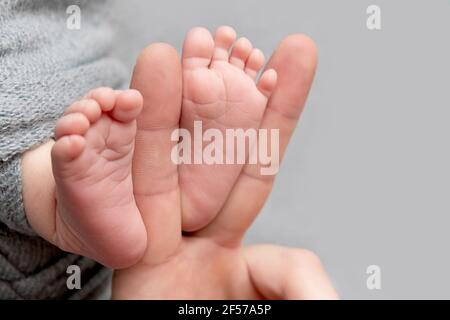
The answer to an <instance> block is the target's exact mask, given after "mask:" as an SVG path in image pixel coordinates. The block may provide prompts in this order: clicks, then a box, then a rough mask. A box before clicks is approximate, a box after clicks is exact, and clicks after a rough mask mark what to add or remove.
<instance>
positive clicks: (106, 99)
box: [87, 87, 116, 112]
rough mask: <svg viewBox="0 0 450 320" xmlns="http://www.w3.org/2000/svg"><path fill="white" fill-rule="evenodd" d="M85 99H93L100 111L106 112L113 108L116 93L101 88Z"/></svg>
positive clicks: (109, 89) (90, 93)
mask: <svg viewBox="0 0 450 320" xmlns="http://www.w3.org/2000/svg"><path fill="white" fill-rule="evenodd" d="M87 98H90V99H94V100H95V101H97V102H98V104H99V105H100V107H101V109H102V111H104V112H108V111H110V110H112V108H114V105H115V102H116V93H115V91H114V90H113V89H111V88H107V87H102V88H97V89H94V90H92V91H91V92H89V94H88V95H87Z"/></svg>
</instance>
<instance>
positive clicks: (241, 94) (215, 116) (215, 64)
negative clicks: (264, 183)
mask: <svg viewBox="0 0 450 320" xmlns="http://www.w3.org/2000/svg"><path fill="white" fill-rule="evenodd" d="M235 41H236V32H235V31H234V30H233V29H232V28H230V27H220V28H219V29H217V31H216V34H215V38H214V39H213V37H212V36H211V34H210V33H209V31H208V30H206V29H203V28H194V29H192V30H191V31H189V33H188V34H187V36H186V40H185V42H184V48H183V57H182V65H183V103H182V111H181V122H180V127H181V128H184V129H188V130H189V132H191V136H192V137H193V136H194V121H202V125H203V132H204V131H206V130H207V129H210V128H213V129H219V130H220V131H221V132H222V133H223V136H225V129H238V128H240V129H244V130H247V129H250V128H253V129H258V128H259V125H260V122H261V120H262V117H263V114H264V110H265V108H266V105H267V102H268V99H269V97H270V95H271V94H272V92H273V90H274V89H275V85H276V82H277V75H276V72H275V71H274V70H267V71H265V72H264V73H263V75H262V76H261V79H260V80H259V82H258V83H255V80H256V76H257V74H258V73H259V71H260V69H261V68H262V66H263V65H264V56H263V54H262V52H261V51H260V50H258V49H254V48H253V46H252V44H251V43H250V41H249V40H247V39H246V38H240V39H239V40H238V41H236V42H235ZM231 48H232V50H231ZM230 51H231V52H230ZM205 145H206V144H204V146H203V147H205ZM246 151H247V152H246V157H247V156H248V150H246ZM193 154H194V152H192V155H193ZM225 156H226V154H224V158H225ZM242 168H243V164H230V165H223V164H215V165H208V164H181V165H180V166H179V179H180V187H181V201H182V206H183V221H182V223H183V230H185V231H196V230H199V229H201V228H203V227H204V226H206V225H207V224H208V223H210V222H211V221H212V220H213V219H214V217H215V216H216V215H217V214H218V213H219V210H220V209H221V207H222V206H223V204H224V203H225V200H226V198H227V195H228V194H229V192H230V190H231V188H232V187H233V184H234V182H235V181H236V178H237V177H238V175H239V174H240V172H241V170H242Z"/></svg>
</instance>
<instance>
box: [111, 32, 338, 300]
mask: <svg viewBox="0 0 450 320" xmlns="http://www.w3.org/2000/svg"><path fill="white" fill-rule="evenodd" d="M315 67H316V51H315V46H314V43H313V42H312V41H311V40H310V39H309V38H307V37H305V36H302V35H294V36H290V37H288V38H286V39H285V40H283V42H281V44H280V46H279V47H278V49H277V51H276V52H275V53H274V55H273V57H272V59H271V60H270V62H269V66H268V69H270V68H273V69H275V70H276V71H277V74H278V86H277V88H276V89H275V92H274V93H273V95H272V97H271V99H270V101H269V104H268V106H267V108H266V111H265V113H264V116H263V120H262V122H261V127H262V128H267V129H270V128H279V129H280V148H281V150H280V152H281V155H282V154H284V151H285V149H286V147H287V144H288V141H289V138H290V136H291V135H292V133H293V130H294V128H295V126H296V124H297V121H298V118H299V116H300V114H301V111H302V109H303V106H304V103H305V100H306V97H307V95H308V91H309V88H310V86H311V83H312V80H313V76H314V72H315ZM181 79H182V67H181V65H180V63H179V59H178V56H177V53H176V50H175V49H173V48H172V47H170V46H168V45H166V44H154V45H151V46H150V47H148V48H147V49H145V50H144V51H143V52H142V53H141V55H140V56H139V59H138V62H137V65H136V67H135V71H134V74H133V80H132V84H131V87H132V88H134V89H138V90H139V91H140V92H141V93H142V94H143V97H144V110H143V112H142V114H141V115H140V116H139V118H138V133H137V139H136V153H135V157H134V160H133V179H134V187H135V189H134V190H135V195H136V201H137V205H138V207H139V209H140V210H141V212H142V215H143V218H144V222H145V225H146V228H147V233H148V236H149V241H148V247H147V250H146V254H145V255H144V257H143V259H142V260H141V261H140V262H139V263H138V264H136V265H135V266H133V267H131V268H128V269H124V270H119V271H116V272H115V276H114V282H113V298H116V299H273V298H278V299H334V298H337V295H336V292H335V291H334V289H333V287H332V286H331V284H330V282H329V280H328V278H327V276H326V273H325V271H324V270H323V267H322V265H321V263H320V261H319V259H318V258H317V257H316V256H315V255H314V254H313V253H311V252H309V251H306V250H302V249H288V248H282V247H276V246H266V245H264V246H250V247H244V246H242V244H241V240H242V237H243V235H244V234H245V232H246V231H247V230H248V228H249V227H250V225H251V223H252V222H253V220H254V219H255V217H256V216H257V215H258V213H259V212H260V209H261V208H262V206H263V204H264V202H265V200H266V199H267V197H268V195H269V193H270V190H271V188H272V184H273V181H274V177H273V176H261V175H260V170H259V166H258V165H256V166H250V165H246V166H245V167H244V168H243V171H242V172H241V174H240V175H239V176H238V177H237V178H236V181H235V183H234V186H233V187H232V190H231V191H230V192H229V193H228V194H227V195H226V201H225V204H224V205H223V207H222V209H221V210H220V212H219V214H218V216H217V217H216V218H215V219H214V221H213V222H211V223H210V224H208V225H207V226H206V227H205V228H204V229H202V230H201V231H198V232H194V233H190V234H183V233H182V223H181V220H182V216H183V219H184V215H183V214H182V210H184V207H182V202H181V200H180V199H181V189H180V185H179V183H178V171H177V166H176V165H174V164H173V163H172V161H171V160H170V153H171V149H172V147H173V146H174V145H175V143H173V142H171V141H170V135H171V132H172V131H173V130H174V129H176V128H178V125H179V121H180V110H181V97H182V81H181ZM149 84H152V85H149ZM201 181H202V180H199V182H201ZM217 201H219V202H220V201H222V199H217ZM213 206H214V207H215V206H218V207H220V206H221V205H220V204H214V203H213Z"/></svg>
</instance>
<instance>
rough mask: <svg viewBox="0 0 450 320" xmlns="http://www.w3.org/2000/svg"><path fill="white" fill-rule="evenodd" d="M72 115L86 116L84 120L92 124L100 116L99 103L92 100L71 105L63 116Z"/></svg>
mask: <svg viewBox="0 0 450 320" xmlns="http://www.w3.org/2000/svg"><path fill="white" fill-rule="evenodd" d="M72 113H81V114H83V115H85V116H86V118H87V119H88V120H89V121H90V122H91V123H94V122H96V121H97V120H98V119H100V116H101V115H102V109H101V108H100V105H99V103H98V102H97V101H96V100H94V99H85V100H80V101H77V102H75V103H74V104H72V105H71V106H70V107H69V108H67V109H66V111H65V113H64V114H65V115H68V114H72Z"/></svg>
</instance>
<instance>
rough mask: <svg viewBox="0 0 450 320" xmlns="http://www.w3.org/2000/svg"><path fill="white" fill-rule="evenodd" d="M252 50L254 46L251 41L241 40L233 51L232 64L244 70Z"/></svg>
mask: <svg viewBox="0 0 450 320" xmlns="http://www.w3.org/2000/svg"><path fill="white" fill-rule="evenodd" d="M252 50H253V45H252V43H251V42H250V40H248V39H247V38H240V39H239V40H238V41H237V42H236V44H235V45H234V47H233V50H232V51H231V56H230V63H231V64H232V65H234V66H236V67H238V68H239V69H242V70H243V69H244V68H245V63H246V62H247V59H248V57H249V56H250V54H251V52H252Z"/></svg>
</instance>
